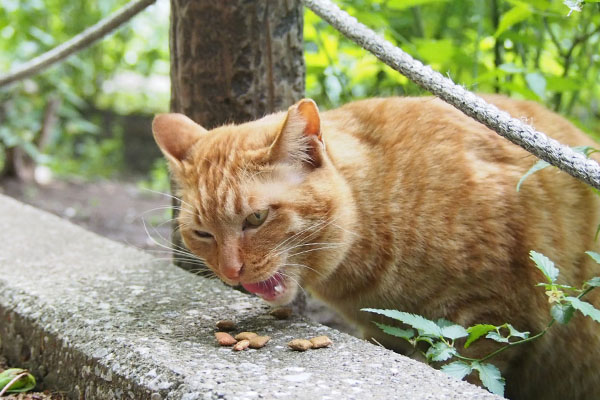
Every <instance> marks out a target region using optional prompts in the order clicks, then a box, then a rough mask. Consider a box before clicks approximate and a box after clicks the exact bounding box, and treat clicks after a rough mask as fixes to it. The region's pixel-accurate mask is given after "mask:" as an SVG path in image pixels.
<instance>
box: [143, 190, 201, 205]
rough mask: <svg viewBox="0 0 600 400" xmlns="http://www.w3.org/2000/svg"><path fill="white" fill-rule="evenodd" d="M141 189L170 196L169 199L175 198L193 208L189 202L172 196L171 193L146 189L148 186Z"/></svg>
mask: <svg viewBox="0 0 600 400" xmlns="http://www.w3.org/2000/svg"><path fill="white" fill-rule="evenodd" d="M142 190H146V191H148V192H152V193H156V194H160V195H163V196H166V197H169V198H171V199H174V200H177V201H178V202H180V203H181V204H185V205H188V206H189V207H192V208H194V207H193V206H192V205H191V204H189V203H186V202H185V201H183V200H182V199H181V198H180V197H177V196H174V195H172V194H170V193H164V192H160V191H158V190H152V189H148V188H142Z"/></svg>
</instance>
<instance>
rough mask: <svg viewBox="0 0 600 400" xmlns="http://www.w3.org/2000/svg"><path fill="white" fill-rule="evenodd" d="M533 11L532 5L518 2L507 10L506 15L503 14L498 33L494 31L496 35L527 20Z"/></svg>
mask: <svg viewBox="0 0 600 400" xmlns="http://www.w3.org/2000/svg"><path fill="white" fill-rule="evenodd" d="M531 13H532V10H531V7H530V6H529V5H528V4H525V3H520V4H517V5H516V6H514V7H513V8H511V9H510V10H508V11H507V12H505V13H504V15H502V18H501V19H500V23H499V24H498V29H496V33H494V36H495V37H498V36H500V35H501V34H502V33H504V32H505V31H506V30H508V29H509V28H510V27H511V26H513V25H516V24H518V23H519V22H522V21H524V20H526V19H527V18H528V17H529V16H530V15H531Z"/></svg>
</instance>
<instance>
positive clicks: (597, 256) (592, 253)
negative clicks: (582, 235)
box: [585, 251, 600, 264]
mask: <svg viewBox="0 0 600 400" xmlns="http://www.w3.org/2000/svg"><path fill="white" fill-rule="evenodd" d="M585 254H587V255H588V256H590V257H592V259H593V260H594V261H596V262H597V263H598V264H600V254H598V253H596V252H595V251H586V252H585Z"/></svg>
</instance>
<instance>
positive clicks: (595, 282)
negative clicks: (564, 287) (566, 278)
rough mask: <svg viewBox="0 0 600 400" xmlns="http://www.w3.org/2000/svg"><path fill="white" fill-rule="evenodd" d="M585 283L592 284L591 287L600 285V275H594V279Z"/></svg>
mask: <svg viewBox="0 0 600 400" xmlns="http://www.w3.org/2000/svg"><path fill="white" fill-rule="evenodd" d="M585 285H587V286H591V287H600V277H599V276H595V277H593V278H592V279H590V280H589V281H587V282H586V283H585Z"/></svg>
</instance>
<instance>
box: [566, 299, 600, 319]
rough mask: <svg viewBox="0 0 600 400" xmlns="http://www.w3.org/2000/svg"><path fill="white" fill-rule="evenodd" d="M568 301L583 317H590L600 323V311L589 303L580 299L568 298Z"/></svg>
mask: <svg viewBox="0 0 600 400" xmlns="http://www.w3.org/2000/svg"><path fill="white" fill-rule="evenodd" d="M565 300H566V301H568V302H570V303H571V306H573V308H574V309H576V310H579V312H581V313H582V314H583V315H585V316H587V317H590V318H591V319H593V320H594V321H596V322H600V310H598V309H597V308H596V307H594V306H593V305H591V304H590V303H588V302H587V301H583V300H580V299H578V298H577V297H566V298H565Z"/></svg>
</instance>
